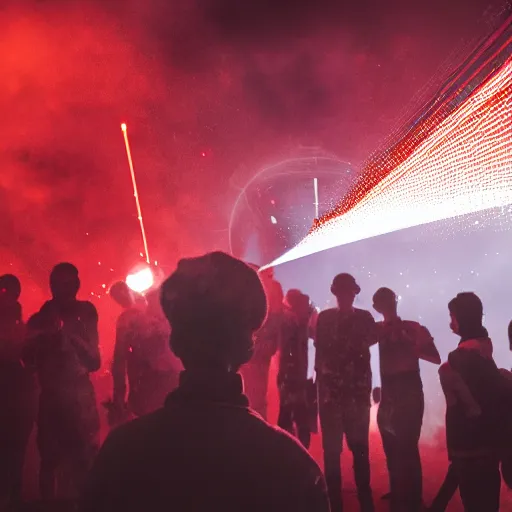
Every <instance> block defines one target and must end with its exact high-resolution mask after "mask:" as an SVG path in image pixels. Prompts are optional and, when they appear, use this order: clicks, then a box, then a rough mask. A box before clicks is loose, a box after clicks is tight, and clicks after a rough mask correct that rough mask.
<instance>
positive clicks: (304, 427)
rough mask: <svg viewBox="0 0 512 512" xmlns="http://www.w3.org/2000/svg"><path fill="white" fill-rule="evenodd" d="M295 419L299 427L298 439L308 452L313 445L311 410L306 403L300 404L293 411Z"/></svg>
mask: <svg viewBox="0 0 512 512" xmlns="http://www.w3.org/2000/svg"><path fill="white" fill-rule="evenodd" d="M293 419H294V420H295V425H296V427H297V437H298V438H299V441H300V442H301V443H302V445H303V446H304V448H306V450H309V445H310V443H311V428H310V420H309V410H308V405H307V403H306V401H304V402H303V403H298V404H296V405H295V407H294V409H293Z"/></svg>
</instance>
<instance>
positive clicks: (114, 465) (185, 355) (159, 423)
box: [80, 252, 329, 512]
mask: <svg viewBox="0 0 512 512" xmlns="http://www.w3.org/2000/svg"><path fill="white" fill-rule="evenodd" d="M161 303H162V309H163V311H164V312H165V315H166V317H167V319H168V320H169V323H170V325H171V335H170V345H171V349H172V350H173V352H174V353H175V354H176V356H177V357H179V358H180V359H181V361H182V363H183V366H184V368H185V370H184V371H183V372H182V374H181V375H180V383H179V386H178V388H177V389H176V390H175V391H173V392H172V393H170V394H169V396H168V398H167V400H166V403H165V405H164V407H163V408H162V409H160V410H158V411H156V412H154V413H151V414H149V415H146V416H144V417H142V418H137V419H135V420H134V421H132V422H130V423H127V424H125V425H122V426H120V427H119V428H117V429H116V430H114V431H113V432H111V433H110V435H109V436H108V438H107V440H106V441H105V444H104V445H103V447H102V449H101V451H100V453H99V455H98V458H97V459H96V463H95V465H94V467H93V469H92V472H91V474H90V478H89V482H88V485H87V488H86V492H85V493H84V496H83V500H82V503H81V508H80V509H81V511H82V512H102V511H109V512H115V511H120V512H121V511H122V512H127V511H139V510H151V511H154V512H158V511H160V510H161V511H164V510H165V511H167V510H173V511H187V512H195V511H201V512H203V511H205V510H224V511H228V512H229V511H233V512H239V511H242V510H243V511H249V512H250V511H255V512H256V511H261V510H266V511H270V512H272V511H275V512H278V511H279V512H281V511H282V510H294V511H304V512H306V511H313V510H314V511H318V512H324V511H328V510H329V504H328V499H327V494H326V491H325V482H324V479H323V477H322V474H321V472H320V469H319V468H318V466H317V465H316V463H315V462H314V461H313V459H312V458H311V457H310V456H309V454H308V453H307V451H306V450H305V449H304V448H303V447H302V446H301V445H300V444H299V443H298V442H297V441H296V440H295V439H294V438H293V437H292V436H290V435H289V434H288V433H286V432H284V431H282V430H280V429H279V428H277V427H272V426H270V425H269V424H268V423H266V422H265V421H264V420H263V419H262V418H261V417H260V416H259V415H258V414H256V413H254V412H253V411H252V410H251V409H250V408H249V403H248V400H247V398H246V397H245V396H244V394H243V386H242V379H241V376H240V375H239V374H238V373H237V372H238V369H239V368H240V366H241V365H242V364H244V363H246V362H247V361H248V360H249V359H250V357H251V355H252V351H253V334H254V332H255V331H257V330H258V329H259V327H260V326H261V324H262V323H263V321H264V319H265V316H266V310H267V306H266V298H265V292H264V290H263V287H262V285H261V282H260V280H259V278H258V275H257V274H256V272H255V271H254V270H252V269H251V268H249V267H248V266H247V265H246V264H245V263H243V262H242V261H239V260H237V259H235V258H232V257H231V256H228V255H227V254H224V253H221V252H214V253H209V254H206V255H204V256H201V257H198V258H191V259H184V260H181V261H180V262H179V263H178V267H177V269H176V270H175V272H174V273H173V274H172V275H171V276H170V277H169V278H168V279H167V280H166V281H165V282H164V284H163V285H162V289H161Z"/></svg>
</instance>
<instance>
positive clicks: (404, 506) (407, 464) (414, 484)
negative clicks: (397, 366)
mask: <svg viewBox="0 0 512 512" xmlns="http://www.w3.org/2000/svg"><path fill="white" fill-rule="evenodd" d="M423 411H424V399H423V389H422V385H421V378H420V375H419V374H418V373H407V374H398V375H393V376H392V377H387V378H385V377H384V376H383V378H382V400H381V403H380V405H379V412H378V414H377V422H378V425H379V430H380V434H381V437H382V444H383V447H384V452H385V454H386V462H387V466H388V472H389V481H390V491H391V510H392V511H393V512H401V511H404V512H405V511H406V512H415V511H419V510H421V507H422V502H423V500H422V491H423V489H422V469H421V459H420V452H419V448H418V443H419V439H420V434H421V426H422V423H423Z"/></svg>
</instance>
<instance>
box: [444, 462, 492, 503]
mask: <svg viewBox="0 0 512 512" xmlns="http://www.w3.org/2000/svg"><path fill="white" fill-rule="evenodd" d="M453 464H454V467H455V471H456V472H457V477H458V480H459V493H460V497H461V499H462V503H463V505H464V510H465V512H482V511H484V510H485V511H486V512H498V511H499V509H500V488H501V474H500V471H499V461H498V460H497V459H492V458H465V459H460V460H454V461H453Z"/></svg>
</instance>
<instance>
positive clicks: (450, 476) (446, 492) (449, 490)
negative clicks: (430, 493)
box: [429, 463, 459, 512]
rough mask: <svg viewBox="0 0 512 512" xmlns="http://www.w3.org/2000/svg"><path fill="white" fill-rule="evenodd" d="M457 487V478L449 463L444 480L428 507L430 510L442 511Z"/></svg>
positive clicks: (434, 511)
mask: <svg viewBox="0 0 512 512" xmlns="http://www.w3.org/2000/svg"><path fill="white" fill-rule="evenodd" d="M458 487H459V480H458V478H457V473H456V471H455V468H454V467H453V464H451V463H450V466H449V467H448V472H447V473H446V476H445V477H444V481H443V483H442V484H441V488H440V489H439V491H438V493H437V495H436V497H435V498H434V501H433V502H432V505H430V509H429V510H431V511H432V512H444V511H445V510H446V507H448V504H449V503H450V501H451V499H452V498H453V495H454V494H455V492H456V491H457V488H458Z"/></svg>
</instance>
